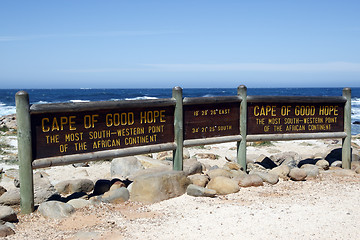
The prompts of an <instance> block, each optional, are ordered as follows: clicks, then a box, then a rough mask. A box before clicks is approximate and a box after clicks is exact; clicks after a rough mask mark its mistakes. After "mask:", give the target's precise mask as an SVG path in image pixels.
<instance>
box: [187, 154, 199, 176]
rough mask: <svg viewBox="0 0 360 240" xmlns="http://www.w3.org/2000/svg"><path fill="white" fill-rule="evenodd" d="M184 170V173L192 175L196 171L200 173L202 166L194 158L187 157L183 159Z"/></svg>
mask: <svg viewBox="0 0 360 240" xmlns="http://www.w3.org/2000/svg"><path fill="white" fill-rule="evenodd" d="M183 167H184V172H185V174H186V175H188V176H189V175H193V174H196V173H202V171H203V166H202V164H201V163H200V162H199V161H197V160H196V159H195V158H189V159H187V160H185V161H184V166H183Z"/></svg>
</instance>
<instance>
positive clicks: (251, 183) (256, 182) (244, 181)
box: [239, 174, 264, 187]
mask: <svg viewBox="0 0 360 240" xmlns="http://www.w3.org/2000/svg"><path fill="white" fill-rule="evenodd" d="M262 185H264V184H263V180H262V178H261V177H260V176H259V175H257V174H249V175H245V176H244V177H242V178H240V179H239V186H240V187H258V186H262Z"/></svg>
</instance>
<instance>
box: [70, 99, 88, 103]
mask: <svg viewBox="0 0 360 240" xmlns="http://www.w3.org/2000/svg"><path fill="white" fill-rule="evenodd" d="M70 102H72V103H82V102H90V100H77V99H75V100H70Z"/></svg>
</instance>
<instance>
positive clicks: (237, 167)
mask: <svg viewBox="0 0 360 240" xmlns="http://www.w3.org/2000/svg"><path fill="white" fill-rule="evenodd" d="M223 169H225V170H228V171H231V170H242V167H241V166H240V164H238V163H236V162H227V163H225V164H224V166H223Z"/></svg>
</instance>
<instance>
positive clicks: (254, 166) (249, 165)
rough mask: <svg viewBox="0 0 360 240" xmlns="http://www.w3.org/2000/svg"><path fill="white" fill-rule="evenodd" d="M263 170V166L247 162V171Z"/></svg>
mask: <svg viewBox="0 0 360 240" xmlns="http://www.w3.org/2000/svg"><path fill="white" fill-rule="evenodd" d="M254 170H255V171H263V170H266V168H265V167H263V166H262V165H260V164H258V163H256V162H255V163H250V162H249V163H247V171H249V172H250V171H254Z"/></svg>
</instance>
